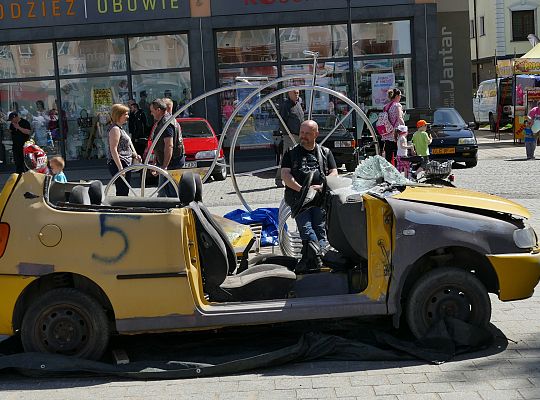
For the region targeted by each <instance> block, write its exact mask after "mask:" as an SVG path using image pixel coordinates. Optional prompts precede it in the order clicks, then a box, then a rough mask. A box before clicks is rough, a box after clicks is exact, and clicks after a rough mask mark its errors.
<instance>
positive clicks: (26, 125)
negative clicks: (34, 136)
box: [9, 118, 32, 141]
mask: <svg viewBox="0 0 540 400" xmlns="http://www.w3.org/2000/svg"><path fill="white" fill-rule="evenodd" d="M19 126H20V127H21V128H23V129H30V130H31V129H32V126H31V125H30V122H28V121H27V120H25V119H22V118H21V119H20V121H19ZM9 130H10V131H11V137H12V138H14V139H16V140H17V139H18V140H19V141H27V140H28V139H30V135H27V134H26V133H22V132H21V131H20V130H18V129H16V128H15V125H13V123H11V124H9Z"/></svg>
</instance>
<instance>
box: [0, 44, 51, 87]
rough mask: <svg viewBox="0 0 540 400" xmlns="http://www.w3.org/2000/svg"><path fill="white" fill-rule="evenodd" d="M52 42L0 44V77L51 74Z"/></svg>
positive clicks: (28, 76) (30, 76)
mask: <svg viewBox="0 0 540 400" xmlns="http://www.w3.org/2000/svg"><path fill="white" fill-rule="evenodd" d="M52 48H53V47H52V43H32V44H21V45H14V44H12V45H5V46H0V79H11V78H35V77H37V76H43V77H45V76H53V75H54V60H53V58H52V57H50V54H52Z"/></svg>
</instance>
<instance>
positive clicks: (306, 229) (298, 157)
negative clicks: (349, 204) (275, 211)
mask: <svg viewBox="0 0 540 400" xmlns="http://www.w3.org/2000/svg"><path fill="white" fill-rule="evenodd" d="M317 136H319V126H318V125H317V123H316V122H315V121H311V120H308V121H304V122H303V123H302V125H301V126H300V143H299V144H297V145H296V146H295V147H293V148H292V149H290V150H288V151H287V152H286V153H285V154H284V155H283V160H282V162H281V179H283V182H284V183H285V201H286V202H287V204H288V205H289V206H292V205H293V204H294V203H295V202H296V201H297V200H298V197H299V195H300V191H301V190H302V184H303V182H304V179H305V177H306V175H307V174H308V173H309V172H310V171H315V173H314V176H313V181H312V182H311V187H312V188H313V189H315V190H321V189H322V183H323V177H324V176H330V175H334V176H336V175H337V166H336V161H335V160H334V156H333V155H332V152H331V151H330V150H329V149H328V148H326V147H322V146H319V145H318V144H317V143H316V142H315V140H316V139H317ZM321 164H322V165H321ZM325 219H326V216H325V212H324V210H323V209H322V208H320V207H311V208H308V209H307V210H305V211H303V212H301V213H300V214H299V215H298V216H297V217H296V218H295V220H296V224H297V226H298V231H299V232H300V237H301V238H302V243H303V244H304V246H306V245H307V243H308V242H310V241H311V242H316V243H318V244H319V246H321V248H326V247H327V240H326V230H325Z"/></svg>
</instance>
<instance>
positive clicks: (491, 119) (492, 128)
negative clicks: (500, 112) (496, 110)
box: [489, 114, 497, 132]
mask: <svg viewBox="0 0 540 400" xmlns="http://www.w3.org/2000/svg"><path fill="white" fill-rule="evenodd" d="M489 130H490V131H491V132H495V131H496V130H497V121H495V117H494V116H493V114H489Z"/></svg>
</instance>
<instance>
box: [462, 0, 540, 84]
mask: <svg viewBox="0 0 540 400" xmlns="http://www.w3.org/2000/svg"><path fill="white" fill-rule="evenodd" d="M539 7H540V0H469V15H470V21H469V32H470V39H471V61H472V65H473V68H472V80H473V86H474V87H475V88H477V87H478V84H479V83H480V82H482V81H484V80H486V79H493V78H495V64H496V62H495V60H496V59H498V60H502V59H509V58H514V57H520V56H522V55H523V54H525V53H527V52H528V51H529V50H530V49H531V47H532V46H531V43H530V42H529V40H528V38H527V37H528V35H529V34H534V35H538V33H539V27H540V25H539V21H538V8H539Z"/></svg>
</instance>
